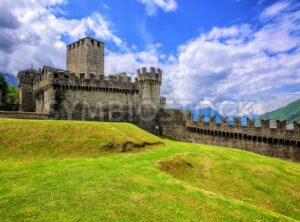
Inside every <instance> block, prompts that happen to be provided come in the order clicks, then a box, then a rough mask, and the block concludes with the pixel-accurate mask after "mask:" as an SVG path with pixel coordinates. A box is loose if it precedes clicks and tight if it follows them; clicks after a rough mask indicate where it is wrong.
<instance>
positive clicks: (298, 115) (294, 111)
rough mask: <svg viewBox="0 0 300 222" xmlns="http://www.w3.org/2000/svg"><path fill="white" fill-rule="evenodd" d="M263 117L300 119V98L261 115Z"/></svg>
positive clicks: (289, 119) (291, 120)
mask: <svg viewBox="0 0 300 222" xmlns="http://www.w3.org/2000/svg"><path fill="white" fill-rule="evenodd" d="M260 118H261V119H272V120H287V121H288V122H290V123H291V122H293V121H299V120H300V99H298V100H296V101H295V102H292V103H290V104H288V105H287V106H285V107H281V108H279V109H276V110H274V111H272V112H269V113H266V114H264V115H262V116H261V117H260Z"/></svg>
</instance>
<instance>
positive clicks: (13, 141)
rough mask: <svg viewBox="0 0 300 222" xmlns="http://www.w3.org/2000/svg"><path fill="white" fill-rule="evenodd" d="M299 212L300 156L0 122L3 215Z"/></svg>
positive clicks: (110, 129)
mask: <svg viewBox="0 0 300 222" xmlns="http://www.w3.org/2000/svg"><path fill="white" fill-rule="evenodd" d="M128 142H130V143H131V144H133V146H134V147H136V148H134V149H132V151H131V152H125V153H120V152H118V147H119V146H122V145H123V144H127V143H128ZM145 144H157V145H152V146H147V147H144V148H143V145H145ZM137 147H140V148H137ZM297 220H300V164H299V163H293V162H288V161H284V160H279V159H273V158H269V157H264V156H260V155H256V154H253V153H248V152H244V151H241V150H235V149H229V148H221V147H213V146H207V145H200V144H189V143H181V142H175V141H171V140H167V139H160V138H157V137H155V136H153V135H151V134H149V133H147V132H145V131H143V130H140V129H139V128H137V127H135V126H133V125H131V124H125V123H122V124H120V123H95V122H76V121H74V122H67V121H29V120H8V119H1V120H0V221H297Z"/></svg>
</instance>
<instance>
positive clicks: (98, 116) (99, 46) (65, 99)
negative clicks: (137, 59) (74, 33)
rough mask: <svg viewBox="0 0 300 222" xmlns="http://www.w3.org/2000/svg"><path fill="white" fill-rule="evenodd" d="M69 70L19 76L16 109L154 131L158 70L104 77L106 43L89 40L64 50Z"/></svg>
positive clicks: (160, 102)
mask: <svg viewBox="0 0 300 222" xmlns="http://www.w3.org/2000/svg"><path fill="white" fill-rule="evenodd" d="M66 51H67V53H66V54H67V64H66V66H67V70H62V69H57V68H53V67H49V66H44V67H43V68H42V69H41V70H34V69H27V70H24V71H21V72H19V73H18V80H19V89H20V110H21V111H24V112H37V113H44V114H47V115H49V118H51V119H79V120H97V121H122V122H131V123H135V124H137V125H138V126H140V127H142V128H144V129H146V130H148V131H150V132H154V131H155V130H157V128H158V125H159V112H160V109H161V108H162V107H163V106H164V103H165V98H162V97H161V95H160V87H161V83H162V72H161V70H160V69H155V68H150V70H147V69H146V68H142V69H139V70H137V74H136V78H135V79H134V81H132V79H131V77H130V76H129V75H128V74H126V73H119V74H114V75H109V76H105V75H104V43H102V42H100V41H98V40H96V39H94V38H90V37H86V38H83V39H80V40H78V41H77V42H74V43H72V44H70V45H68V46H67V47H66Z"/></svg>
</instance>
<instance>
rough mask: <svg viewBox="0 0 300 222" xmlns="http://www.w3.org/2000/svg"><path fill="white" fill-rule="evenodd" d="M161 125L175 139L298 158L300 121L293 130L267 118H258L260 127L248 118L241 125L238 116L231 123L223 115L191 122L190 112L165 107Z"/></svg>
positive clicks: (200, 118)
mask: <svg viewBox="0 0 300 222" xmlns="http://www.w3.org/2000/svg"><path fill="white" fill-rule="evenodd" d="M163 116H164V117H163ZM168 118H170V120H171V119H174V121H169V120H168ZM161 129H162V134H163V135H165V136H169V137H171V138H173V139H175V140H180V141H187V142H195V143H203V144H211V145H217V146H225V147H233V148H239V149H245V150H248V151H252V152H255V153H259V154H263V155H267V156H274V157H281V158H287V159H292V160H296V161H300V130H299V129H300V124H299V123H297V122H294V129H292V130H291V129H287V128H286V122H285V121H283V122H280V121H277V127H276V128H271V127H270V121H269V120H261V127H255V124H254V121H253V120H250V119H248V121H247V125H246V126H242V125H241V119H240V118H235V119H234V125H228V121H227V119H226V118H222V121H221V123H220V124H216V122H215V119H214V118H213V117H211V118H210V122H209V123H205V122H204V118H203V117H202V116H200V117H199V119H198V121H197V122H194V121H193V120H192V117H191V113H190V112H187V111H185V112H184V111H180V110H164V111H163V113H162V121H161Z"/></svg>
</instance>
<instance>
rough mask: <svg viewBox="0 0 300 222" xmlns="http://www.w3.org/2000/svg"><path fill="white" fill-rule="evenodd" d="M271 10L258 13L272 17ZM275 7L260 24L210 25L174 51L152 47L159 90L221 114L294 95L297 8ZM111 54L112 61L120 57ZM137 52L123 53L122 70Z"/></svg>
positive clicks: (299, 92) (266, 106) (299, 78)
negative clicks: (162, 51)
mask: <svg viewBox="0 0 300 222" xmlns="http://www.w3.org/2000/svg"><path fill="white" fill-rule="evenodd" d="M276 4H277V3H276ZM277 7H278V6H277ZM291 7H292V5H291ZM274 8H276V7H275V6H274V5H272V6H270V7H269V8H266V9H265V11H263V12H262V14H268V15H270V16H271V12H272V15H273V16H275V14H276V13H275V9H274ZM281 8H282V9H281V10H279V9H278V10H277V13H278V12H279V11H280V12H281V13H279V14H278V15H276V16H275V17H274V18H273V19H269V20H268V21H265V20H264V21H258V23H260V28H257V26H252V25H250V24H242V25H239V26H237V25H235V26H231V27H215V28H213V29H212V30H211V31H209V32H207V33H203V34H201V35H200V36H198V37H197V38H195V39H191V40H189V41H187V42H186V43H184V44H182V45H180V46H179V47H178V51H177V55H164V56H162V55H161V54H160V52H159V50H155V51H152V53H151V56H149V58H150V57H151V58H155V59H154V60H152V63H151V62H150V63H151V64H154V65H156V64H157V65H158V66H160V67H162V68H163V70H164V75H163V76H164V82H163V94H164V95H166V96H167V97H168V99H169V100H173V101H175V102H176V101H177V102H178V101H181V102H183V103H189V104H194V105H195V106H196V105H197V104H199V101H200V103H201V100H203V101H209V103H211V104H214V107H215V108H216V109H217V111H218V112H220V113H221V114H224V115H228V114H230V115H237V114H238V115H248V114H250V113H252V114H262V113H264V112H266V111H270V110H273V109H275V108H278V107H279V106H283V105H285V104H287V103H288V102H291V101H293V100H295V99H297V98H299V97H300V88H299V84H300V40H299V33H300V22H299V19H300V10H292V11H291V10H288V11H286V12H283V11H282V10H283V6H281ZM112 55H113V57H111V58H113V60H115V61H122V58H124V57H123V55H120V54H118V53H112V54H111V55H110V56H112ZM138 55H139V53H128V54H126V57H127V58H130V59H128V61H131V62H129V63H126V62H125V60H127V59H125V60H123V62H122V65H120V66H121V67H122V69H125V70H130V69H131V68H130V67H132V68H133V67H134V68H136V67H137V66H140V65H143V64H144V62H142V63H138V62H137V61H138V59H139V56H138ZM118 57H120V59H119V60H118V59H117V58H118ZM160 58H164V59H163V60H161V59H160ZM146 64H149V61H147V62H146ZM127 65H128V66H127ZM114 69H115V71H116V70H118V68H117V67H116V66H115V67H114Z"/></svg>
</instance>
